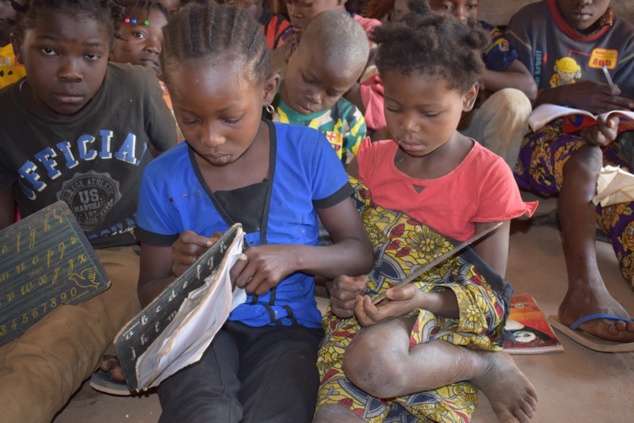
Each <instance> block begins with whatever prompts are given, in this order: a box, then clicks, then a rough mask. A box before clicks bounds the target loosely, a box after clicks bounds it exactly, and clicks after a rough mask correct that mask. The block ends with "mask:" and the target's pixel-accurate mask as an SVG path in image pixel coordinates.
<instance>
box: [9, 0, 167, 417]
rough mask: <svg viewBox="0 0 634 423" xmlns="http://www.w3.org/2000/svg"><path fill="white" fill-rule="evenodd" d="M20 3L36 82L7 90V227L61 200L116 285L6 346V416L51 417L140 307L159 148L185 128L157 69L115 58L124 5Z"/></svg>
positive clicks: (25, 51)
mask: <svg viewBox="0 0 634 423" xmlns="http://www.w3.org/2000/svg"><path fill="white" fill-rule="evenodd" d="M17 6H19V10H18V14H17V23H16V27H15V30H14V33H13V38H12V40H13V47H14V50H15V52H16V58H17V59H18V60H19V61H20V62H21V63H24V67H25V69H26V78H23V79H21V80H20V81H18V82H17V83H15V84H13V85H10V86H8V87H5V88H4V89H3V90H2V91H0V137H1V139H2V143H1V144H0V228H5V227H7V226H9V225H10V224H11V223H12V222H13V213H14V207H15V205H16V204H17V206H18V207H19V209H20V212H21V214H22V216H23V217H25V216H28V215H30V214H32V213H34V212H36V211H38V210H40V209H42V208H44V207H46V206H48V205H50V204H52V203H54V202H56V201H58V199H62V200H64V201H66V202H67V204H68V206H69V207H70V208H71V210H72V211H73V214H74V217H75V219H76V220H77V222H78V224H79V225H80V227H81V228H82V229H83V231H84V233H85V235H86V236H87V238H88V239H89V240H90V241H91V244H92V246H93V248H95V251H96V253H97V255H98V257H99V259H100V261H101V263H102V264H103V266H104V268H105V270H106V272H107V273H108V276H109V278H110V280H111V286H110V288H108V289H107V290H106V291H104V292H103V293H101V294H99V295H97V296H96V297H93V298H92V299H90V300H87V301H85V302H83V303H81V304H80V305H76V306H59V307H57V308H55V309H54V310H53V311H52V312H51V313H50V314H48V315H46V316H45V317H44V318H42V319H41V320H40V321H38V322H37V323H36V324H35V325H33V326H32V327H30V328H29V329H28V330H27V331H26V332H25V333H24V334H23V335H22V336H21V337H20V338H18V339H16V340H14V341H12V342H10V343H8V344H6V345H4V346H2V347H1V348H0V367H1V368H2V369H3V371H2V373H1V374H0V407H2V418H3V419H4V420H6V421H11V422H32V421H51V420H52V419H53V417H54V415H55V414H56V413H57V412H58V411H59V410H60V409H61V408H62V407H63V406H64V404H66V402H67V401H68V399H69V398H70V396H71V395H72V394H73V393H74V392H75V390H76V389H77V388H79V386H80V385H81V383H82V382H83V381H84V380H85V379H86V378H88V377H89V376H90V374H91V373H92V372H93V371H94V369H95V367H96V365H97V363H98V361H99V357H100V356H101V355H102V354H103V353H104V352H105V351H106V349H108V348H109V347H111V345H112V340H113V338H114V336H115V334H116V333H117V331H118V330H119V329H120V328H121V326H123V324H125V323H126V322H127V321H128V320H129V319H130V318H131V317H132V316H134V315H135V314H136V313H138V311H139V310H140V307H139V302H138V299H137V298H136V296H135V292H136V280H135V277H136V275H137V273H138V269H139V258H138V254H137V251H135V250H137V247H136V240H135V239H134V236H133V235H132V231H133V230H134V228H135V225H136V223H135V212H136V207H137V197H138V188H139V185H140V182H141V174H142V171H143V170H144V168H145V166H146V165H147V163H149V162H150V161H151V159H152V153H155V154H157V153H158V152H160V151H163V150H166V149H168V148H169V147H170V146H171V145H173V144H174V138H175V130H174V122H173V120H172V119H171V117H170V113H169V110H168V109H167V107H166V106H165V103H164V102H163V101H162V99H161V90H160V88H159V86H158V84H157V83H156V80H155V79H154V78H153V75H152V74H151V73H150V71H149V70H146V69H144V68H141V67H131V66H129V65H126V66H122V65H119V64H114V63H109V62H108V55H109V52H110V47H111V39H112V36H113V33H114V20H115V19H116V16H115V14H116V12H117V11H118V10H119V8H118V7H116V5H115V4H113V3H112V2H107V1H103V0H81V1H79V0H59V1H56V2H51V1H44V0H29V1H25V2H22V3H21V4H19V5H17ZM78 22H81V25H78Z"/></svg>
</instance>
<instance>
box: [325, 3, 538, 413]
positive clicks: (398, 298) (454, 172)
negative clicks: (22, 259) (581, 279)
mask: <svg viewBox="0 0 634 423" xmlns="http://www.w3.org/2000/svg"><path fill="white" fill-rule="evenodd" d="M410 7H411V9H412V12H411V13H410V14H408V15H407V17H406V18H405V20H404V21H403V22H401V23H395V24H386V25H384V26H382V27H380V28H377V29H376V31H375V40H376V42H377V43H378V44H379V54H378V61H377V65H378V68H379V72H380V75H381V77H382V79H383V82H384V85H385V107H386V108H385V114H386V119H387V124H388V129H389V130H390V132H391V133H392V134H393V135H394V137H395V138H394V139H392V140H384V141H378V142H374V143H371V142H369V141H365V142H364V143H363V144H362V146H361V148H360V150H359V153H358V155H357V157H356V159H355V160H353V161H352V163H351V164H350V165H349V167H348V171H349V173H350V174H351V176H352V177H353V178H357V177H358V179H359V181H360V184H359V185H357V200H358V204H359V207H360V209H361V215H362V218H363V220H364V223H365V225H366V229H367V231H368V232H369V235H370V239H371V241H372V242H373V245H374V250H375V261H376V265H375V268H374V270H373V271H372V272H371V273H370V275H369V280H368V279H367V278H366V277H365V276H363V277H347V276H341V277H338V278H336V279H335V280H334V281H333V282H332V283H331V286H330V288H331V308H330V310H329V312H328V314H327V315H326V316H325V317H324V326H325V328H326V337H325V338H324V342H323V345H322V347H321V349H320V353H319V361H318V367H319V370H320V375H321V388H320V395H319V400H318V410H317V412H316V415H315V419H314V422H318V423H324V422H333V421H337V422H362V421H369V422H384V421H390V422H392V421H399V422H400V421H424V422H432V421H433V422H468V421H469V419H470V417H471V415H472V414H473V412H474V409H475V406H476V404H477V399H478V389H477V388H480V389H482V390H483V391H484V392H485V393H486V394H487V396H488V397H489V399H490V402H491V404H492V406H493V409H494V411H495V412H496V414H497V416H498V418H499V420H500V421H503V422H511V421H514V422H515V421H519V422H527V421H528V420H530V419H531V417H532V416H533V412H534V409H535V405H536V402H537V395H536V392H535V389H534V387H533V385H532V384H531V383H530V382H529V381H528V380H527V378H526V377H525V376H524V375H523V374H522V372H521V371H520V370H519V369H518V368H517V366H516V365H515V363H514V362H513V360H512V359H511V358H510V356H509V355H508V354H506V353H504V352H501V351H500V350H501V348H500V342H501V340H502V336H503V333H504V323H505V317H506V315H507V312H508V309H509V300H510V294H511V288H510V286H509V285H508V283H507V282H506V281H505V280H504V279H503V276H504V274H505V271H506V264H507V255H508V246H509V227H510V219H513V218H515V217H518V216H521V215H524V214H527V215H530V214H532V213H533V211H534V209H535V207H536V204H535V203H524V202H523V201H522V199H521V197H520V194H519V190H518V188H517V186H516V184H515V181H514V180H513V175H512V173H511V170H510V169H509V167H508V166H507V165H506V164H505V163H504V161H503V160H502V159H501V158H500V157H498V156H496V155H495V154H493V153H491V152H490V151H488V150H486V149H485V148H483V147H482V146H481V145H480V144H479V143H477V142H476V141H475V140H473V139H471V138H467V137H465V136H464V135H462V134H460V133H459V132H458V131H457V126H458V122H459V121H460V116H461V114H462V112H463V111H468V110H469V109H470V108H471V107H473V103H474V101H475V99H476V97H477V93H478V80H479V78H480V77H481V74H482V71H483V68H484V65H483V63H482V60H481V57H480V49H481V47H482V44H483V43H484V42H486V35H485V34H484V32H482V31H481V30H480V29H476V28H473V27H470V26H468V25H464V24H462V23H460V22H459V21H458V20H456V19H455V18H454V17H452V16H446V15H441V14H436V13H433V12H431V11H430V10H429V6H428V4H427V3H426V2H425V1H417V2H414V1H412V2H411V3H410ZM497 222H504V224H503V225H502V226H501V227H500V228H498V229H497V230H496V231H494V232H493V233H491V234H489V235H487V236H486V237H485V238H483V239H482V240H481V241H480V242H478V243H477V244H476V245H475V253H474V252H473V251H468V252H465V253H463V254H461V255H460V256H458V257H454V258H452V259H449V260H446V261H444V262H443V263H441V264H440V265H439V266H437V267H436V268H434V269H431V270H430V271H428V272H427V273H425V274H423V275H422V276H421V277H419V278H418V279H416V281H415V282H414V284H409V285H405V286H403V287H392V285H393V284H394V283H395V282H397V281H399V280H402V279H404V278H405V277H407V276H408V275H409V274H410V273H411V272H413V271H415V270H416V269H417V268H419V267H421V266H423V265H424V264H426V263H428V262H429V261H431V260H433V259H434V258H435V257H437V256H439V255H441V254H442V253H444V252H446V251H448V250H451V249H452V242H451V241H450V240H451V239H453V240H456V241H465V240H467V239H469V238H471V237H472V236H473V235H474V234H476V233H479V232H482V231H483V230H485V229H486V228H487V227H488V226H489V225H492V224H495V223H497ZM380 293H385V294H386V296H387V299H388V301H386V302H383V303H379V304H378V305H373V303H372V296H374V295H377V294H380Z"/></svg>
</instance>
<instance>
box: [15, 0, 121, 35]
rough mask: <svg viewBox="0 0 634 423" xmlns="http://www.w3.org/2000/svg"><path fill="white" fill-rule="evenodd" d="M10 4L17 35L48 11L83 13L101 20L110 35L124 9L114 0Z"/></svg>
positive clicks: (38, 0)
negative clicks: (12, 9)
mask: <svg viewBox="0 0 634 423" xmlns="http://www.w3.org/2000/svg"><path fill="white" fill-rule="evenodd" d="M11 6H12V7H13V8H14V9H15V11H16V12H17V16H16V26H15V32H16V34H18V36H22V35H23V34H24V31H26V30H27V29H29V28H33V27H34V26H35V24H36V23H37V20H38V19H39V18H40V17H41V16H42V17H44V18H48V16H47V14H48V13H50V12H59V11H63V12H64V13H65V14H68V15H78V14H83V15H86V16H88V17H90V18H92V19H94V20H96V21H97V22H102V23H103V24H104V25H105V26H106V28H107V30H108V34H109V35H110V36H111V37H112V35H114V29H115V21H117V20H118V19H119V18H120V17H121V16H122V14H123V11H124V7H123V6H122V5H121V4H120V3H118V2H117V1H114V0H21V1H20V0H11ZM47 12H48V13H47Z"/></svg>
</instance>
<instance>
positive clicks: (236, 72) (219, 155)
mask: <svg viewBox="0 0 634 423" xmlns="http://www.w3.org/2000/svg"><path fill="white" fill-rule="evenodd" d="M216 63H217V64H214V65H208V64H207V63H206V62H201V63H194V64H193V65H192V66H187V67H185V66H180V67H179V68H177V69H168V71H167V72H166V84H167V86H168V88H169V91H170V96H171V99H172V105H173V107H174V114H175V115H176V121H177V122H178V125H179V127H180V128H181V131H182V132H183V135H184V136H185V139H186V140H187V142H188V143H189V145H190V146H191V147H192V148H193V149H194V151H195V152H196V154H197V155H198V157H199V159H201V160H199V163H201V164H204V163H207V164H208V165H211V166H214V167H216V166H225V165H228V164H230V163H233V162H235V161H236V160H238V159H239V158H240V157H241V156H242V154H244V152H245V151H247V149H248V148H249V147H250V146H251V144H252V143H253V141H254V140H255V138H256V135H257V133H258V130H259V128H260V121H261V118H262V107H263V105H264V101H265V100H266V101H268V102H270V101H272V100H273V96H274V95H275V90H276V89H277V83H278V80H279V79H278V77H277V76H275V77H271V78H270V79H269V81H267V82H266V83H265V84H264V86H262V85H259V84H256V83H254V82H251V81H249V80H247V79H245V78H244V76H243V71H242V70H241V66H242V63H240V62H236V61H235V60H230V59H226V58H219V59H218V60H217V62H216Z"/></svg>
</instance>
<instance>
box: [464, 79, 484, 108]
mask: <svg viewBox="0 0 634 423" xmlns="http://www.w3.org/2000/svg"><path fill="white" fill-rule="evenodd" d="M478 91H480V84H478V83H475V84H473V86H471V88H469V90H468V91H467V92H466V93H464V96H463V97H462V111H463V112H470V111H471V109H473V105H474V104H475V101H476V99H477V98H478Z"/></svg>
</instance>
